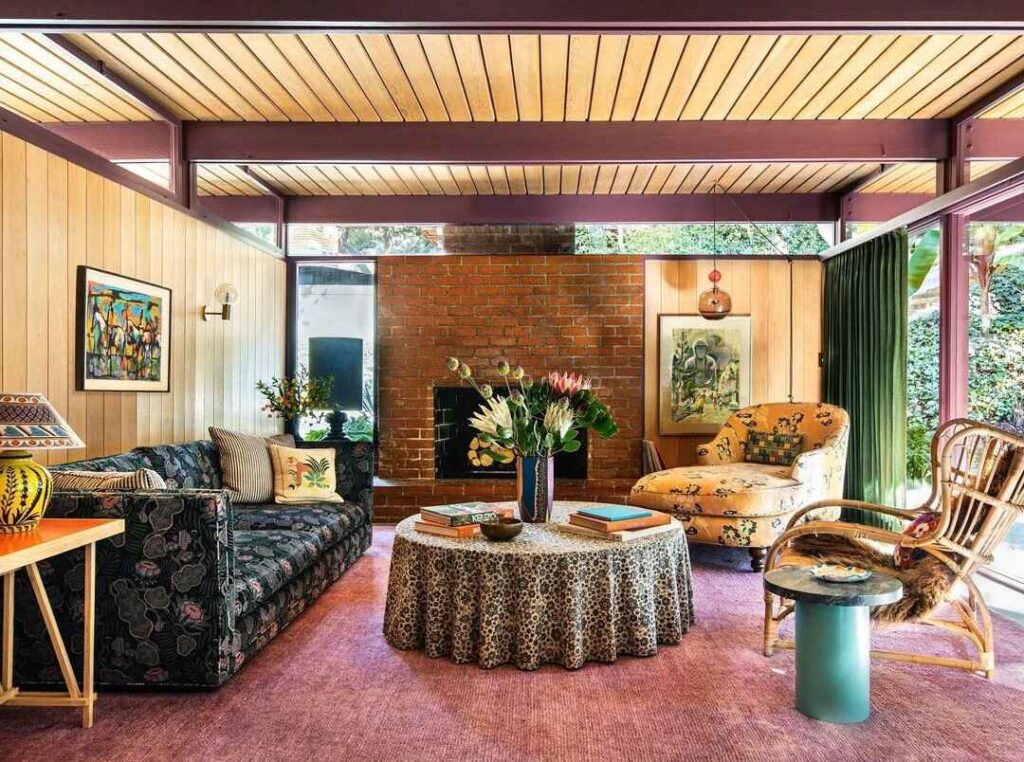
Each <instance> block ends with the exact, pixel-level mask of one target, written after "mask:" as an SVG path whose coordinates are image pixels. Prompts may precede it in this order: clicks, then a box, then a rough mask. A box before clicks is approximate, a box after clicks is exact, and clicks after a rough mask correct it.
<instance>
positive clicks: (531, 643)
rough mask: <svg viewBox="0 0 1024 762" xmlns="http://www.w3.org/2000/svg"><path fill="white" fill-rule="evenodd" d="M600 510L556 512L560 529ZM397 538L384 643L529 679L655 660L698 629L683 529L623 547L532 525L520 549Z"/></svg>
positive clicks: (517, 544)
mask: <svg viewBox="0 0 1024 762" xmlns="http://www.w3.org/2000/svg"><path fill="white" fill-rule="evenodd" d="M584 505H593V503H569V502H557V503H555V516H556V520H564V519H565V515H566V514H567V513H568V512H569V511H571V510H574V509H576V508H580V507H583V506H584ZM415 521H416V517H413V518H409V519H406V520H405V521H403V522H401V523H400V524H399V525H398V526H397V528H396V530H395V545H394V551H393V553H392V557H391V575H390V579H389V582H388V598H387V607H386V610H385V614H384V636H385V638H386V639H387V641H388V643H390V644H391V645H392V646H395V647H396V648H402V649H414V648H415V649H423V650H425V651H426V653H427V655H428V656H432V657H436V656H448V657H450V658H451V659H453V660H454V661H456V662H459V663H468V662H477V663H478V664H479V665H480V666H481V667H485V668H490V667H496V666H498V665H499V664H507V663H514V664H515V665H516V666H517V667H519V668H520V669H537V668H538V667H540V665H541V664H546V663H555V664H561V665H562V666H564V667H566V668H568V669H578V668H580V667H582V666H583V664H584V663H585V662H587V661H601V662H613V661H615V659H616V657H617V656H619V655H620V654H628V655H631V656H651V655H653V654H654V653H656V652H657V650H658V645H659V644H675V643H678V642H679V640H680V639H681V638H682V636H683V634H684V633H685V632H686V631H687V630H688V629H689V628H690V625H691V624H692V623H693V590H692V587H691V575H690V557H689V553H688V551H687V545H686V537H685V535H684V534H683V532H682V531H681V530H680V531H678V532H671V533H666V534H661V535H656V536H654V537H650V538H646V539H640V540H632V541H629V542H624V543H619V542H613V541H610V540H600V539H596V540H592V539H588V538H584V537H580V536H575V535H570V534H566V533H563V532H561V531H559V530H557V529H556V528H555V527H554V526H553V525H552V524H526V525H525V526H524V527H523V532H522V534H520V535H519V536H518V537H517V538H516V539H514V540H512V541H510V542H490V541H488V540H486V539H484V538H482V537H478V538H471V539H466V540H453V539H448V538H445V537H438V536H435V535H428V534H423V533H420V532H416V531H415V529H414V528H413V523H414V522H415Z"/></svg>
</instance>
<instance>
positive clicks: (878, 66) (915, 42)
mask: <svg viewBox="0 0 1024 762" xmlns="http://www.w3.org/2000/svg"><path fill="white" fill-rule="evenodd" d="M928 39H929V38H928V35H922V34H911V35H906V34H905V35H899V36H898V37H897V38H896V39H895V40H894V41H893V43H892V45H890V46H889V47H888V48H886V49H885V52H884V53H882V54H881V55H880V56H879V57H878V58H877V59H875V61H874V62H873V63H872V64H871V65H870V66H868V67H867V68H866V69H865V70H864V73H863V74H861V76H860V77H858V78H857V79H856V80H855V81H854V82H852V83H851V84H850V85H849V87H847V88H846V89H845V90H844V91H843V92H842V93H841V94H840V95H839V96H838V97H837V98H836V99H835V100H834V101H832V103H830V104H829V105H828V106H827V107H826V108H825V110H824V111H822V112H821V115H820V118H821V119H840V118H842V117H843V116H844V115H845V114H846V113H848V112H849V111H850V110H851V109H853V108H854V107H855V106H856V105H857V104H858V103H860V102H861V101H863V100H864V99H865V98H868V97H869V96H870V93H871V91H872V90H874V89H875V87H877V85H878V83H879V82H882V81H883V80H885V79H886V78H887V77H889V75H890V74H892V73H893V72H895V71H897V70H899V69H900V68H901V67H902V66H903V64H904V62H906V61H907V60H908V59H909V58H911V57H912V56H913V55H914V52H915V51H917V50H918V49H919V48H921V46H923V45H924V44H926V43H927V42H928Z"/></svg>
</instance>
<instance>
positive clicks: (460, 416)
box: [434, 386, 587, 479]
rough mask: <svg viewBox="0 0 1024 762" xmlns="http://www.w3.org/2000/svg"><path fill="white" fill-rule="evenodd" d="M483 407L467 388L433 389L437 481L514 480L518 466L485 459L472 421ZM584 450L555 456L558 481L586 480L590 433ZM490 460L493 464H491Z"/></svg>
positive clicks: (582, 439) (582, 437)
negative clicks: (474, 413)
mask: <svg viewBox="0 0 1024 762" xmlns="http://www.w3.org/2000/svg"><path fill="white" fill-rule="evenodd" d="M479 406H480V395H479V394H478V393H477V392H476V390H475V389H472V388H469V387H464V386H435V387H434V477H435V478H437V479H514V478H515V475H516V466H515V462H514V461H513V462H512V463H507V464H506V463H501V462H499V461H497V460H493V459H489V458H487V457H484V456H485V455H486V450H485V448H482V447H481V446H480V443H479V441H478V440H477V438H476V431H475V430H474V429H473V428H471V427H470V425H469V417H470V416H471V415H472V414H473V412H474V411H475V410H476V409H477V408H478V407H479ZM580 442H581V444H582V446H581V447H580V449H579V450H577V451H576V452H573V453H567V452H562V453H558V454H557V455H556V456H555V477H556V478H558V479H586V478H587V432H586V431H581V432H580ZM488 460H490V462H489V463H488Z"/></svg>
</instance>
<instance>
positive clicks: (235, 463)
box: [210, 426, 279, 505]
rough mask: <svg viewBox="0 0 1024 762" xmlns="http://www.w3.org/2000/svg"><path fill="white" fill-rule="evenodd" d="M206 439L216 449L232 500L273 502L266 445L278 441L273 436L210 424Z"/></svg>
mask: <svg viewBox="0 0 1024 762" xmlns="http://www.w3.org/2000/svg"><path fill="white" fill-rule="evenodd" d="M210 439H212V440H213V442H214V444H216V445H217V451H218V452H219V453H220V470H221V473H222V474H223V477H224V488H225V489H226V490H227V491H228V492H229V493H230V495H231V500H232V502H235V503H239V504H242V505H245V504H249V503H272V502H274V469H273V466H271V464H270V453H268V452H267V446H268V445H270V444H279V442H276V441H274V440H275V437H259V436H253V435H252V434H241V433H239V432H237V431H228V430H227V429H218V428H216V427H215V426H211V427H210Z"/></svg>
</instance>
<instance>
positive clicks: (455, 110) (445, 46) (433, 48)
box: [417, 34, 490, 122]
mask: <svg viewBox="0 0 1024 762" xmlns="http://www.w3.org/2000/svg"><path fill="white" fill-rule="evenodd" d="M417 39H418V40H419V43H420V45H421V47H422V48H423V54H424V55H425V56H426V58H427V63H428V64H429V65H430V72H431V75H432V76H433V79H434V83H435V85H436V86H437V89H438V90H439V91H440V94H441V100H442V101H444V106H445V111H446V112H447V113H448V118H449V119H450V120H451V121H453V122H471V121H473V112H472V111H470V108H469V101H468V100H467V98H466V89H465V88H464V87H463V84H462V75H461V74H460V73H459V65H458V63H456V61H455V53H454V51H453V50H452V41H451V37H450V36H449V35H446V34H421V35H418V36H417ZM489 107H490V99H489V98H488V108H489Z"/></svg>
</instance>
